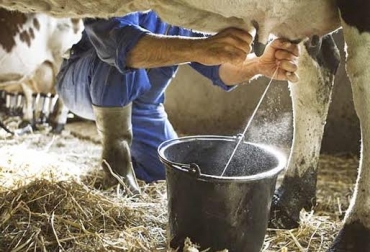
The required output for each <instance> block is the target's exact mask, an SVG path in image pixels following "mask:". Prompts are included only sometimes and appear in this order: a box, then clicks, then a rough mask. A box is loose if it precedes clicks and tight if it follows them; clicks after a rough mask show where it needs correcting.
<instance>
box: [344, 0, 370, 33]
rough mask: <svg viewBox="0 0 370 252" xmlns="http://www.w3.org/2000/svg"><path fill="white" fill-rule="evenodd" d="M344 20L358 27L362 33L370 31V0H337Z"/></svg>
mask: <svg viewBox="0 0 370 252" xmlns="http://www.w3.org/2000/svg"><path fill="white" fill-rule="evenodd" d="M337 4H338V7H339V9H340V12H341V14H342V18H343V20H344V21H345V22H346V23H347V24H348V25H351V26H354V27H356V28H357V29H358V31H359V32H360V33H362V32H370V1H369V0H351V1H348V0H337Z"/></svg>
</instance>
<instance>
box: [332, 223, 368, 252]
mask: <svg viewBox="0 0 370 252" xmlns="http://www.w3.org/2000/svg"><path fill="white" fill-rule="evenodd" d="M369 237H370V230H369V229H368V228H366V227H365V226H364V225H362V224H361V223H360V222H352V223H350V224H345V225H344V226H343V228H342V230H340V231H339V233H338V235H337V237H336V238H335V240H334V242H333V244H332V246H331V247H330V248H329V250H328V252H360V251H370V239H369Z"/></svg>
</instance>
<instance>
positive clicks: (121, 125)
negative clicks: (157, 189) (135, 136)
mask: <svg viewBox="0 0 370 252" xmlns="http://www.w3.org/2000/svg"><path fill="white" fill-rule="evenodd" d="M93 109H94V114H95V122H96V127H97V129H98V132H99V134H100V136H101V139H102V145H103V151H102V167H103V169H104V171H105V172H106V174H107V176H106V181H105V185H106V186H112V185H114V184H117V183H118V182H119V180H122V181H123V182H124V183H125V185H126V186H127V188H128V189H129V191H130V192H131V193H133V194H140V187H139V185H138V183H137V181H136V176H135V172H134V169H133V167H132V163H131V154H130V145H131V141H132V129H131V104H129V105H127V106H125V107H97V106H93ZM117 175H118V176H117Z"/></svg>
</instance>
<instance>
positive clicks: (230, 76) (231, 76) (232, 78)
mask: <svg viewBox="0 0 370 252" xmlns="http://www.w3.org/2000/svg"><path fill="white" fill-rule="evenodd" d="M257 64H258V58H257V57H256V56H255V55H254V54H250V55H248V57H247V59H246V60H245V61H244V62H243V63H242V64H241V65H233V64H229V63H226V64H222V65H221V66H220V70H219V75H220V79H221V80H222V81H223V82H224V83H225V84H226V85H236V84H240V83H242V82H245V81H249V80H251V79H252V78H253V77H255V76H257V75H258V74H260V73H259V71H258V66H257Z"/></svg>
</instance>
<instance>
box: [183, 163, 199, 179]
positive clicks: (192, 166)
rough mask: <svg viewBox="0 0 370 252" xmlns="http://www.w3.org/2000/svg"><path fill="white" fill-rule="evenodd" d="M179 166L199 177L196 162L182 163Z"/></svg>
mask: <svg viewBox="0 0 370 252" xmlns="http://www.w3.org/2000/svg"><path fill="white" fill-rule="evenodd" d="M181 168H183V169H184V170H186V171H187V172H188V173H190V174H191V175H193V176H196V177H199V176H200V175H201V173H200V168H199V165H197V164H196V163H191V164H190V165H182V166H181Z"/></svg>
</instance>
